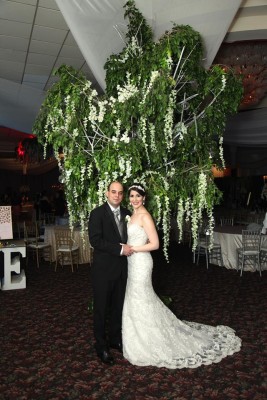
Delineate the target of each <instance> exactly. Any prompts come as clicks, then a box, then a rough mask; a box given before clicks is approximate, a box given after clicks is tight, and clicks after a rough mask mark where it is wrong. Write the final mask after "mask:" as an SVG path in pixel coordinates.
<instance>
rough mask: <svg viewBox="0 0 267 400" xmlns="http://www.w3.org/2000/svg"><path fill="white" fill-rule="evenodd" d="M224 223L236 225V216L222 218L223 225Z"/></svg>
mask: <svg viewBox="0 0 267 400" xmlns="http://www.w3.org/2000/svg"><path fill="white" fill-rule="evenodd" d="M223 225H230V226H233V225H234V218H221V226H223Z"/></svg>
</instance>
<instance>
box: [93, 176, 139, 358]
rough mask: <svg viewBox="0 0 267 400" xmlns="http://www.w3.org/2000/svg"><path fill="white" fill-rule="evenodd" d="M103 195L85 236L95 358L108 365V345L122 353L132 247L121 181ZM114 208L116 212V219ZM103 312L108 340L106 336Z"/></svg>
mask: <svg viewBox="0 0 267 400" xmlns="http://www.w3.org/2000/svg"><path fill="white" fill-rule="evenodd" d="M106 197H107V202H106V203H104V204H103V205H102V206H100V207H97V208H95V209H94V210H93V211H92V212H91V214H90V218H89V239H90V244H91V246H92V247H93V248H94V257H93V265H92V285H93V300H94V307H93V310H94V336H95V341H96V343H95V348H96V352H97V355H98V357H99V358H100V359H101V360H102V361H103V362H104V363H106V364H110V365H112V364H113V363H114V358H113V357H112V355H111V354H110V352H109V348H114V349H117V350H119V351H121V352H122V339H121V320H122V308H123V301H124V295H125V289H126V281H127V257H126V256H129V255H131V254H132V249H131V246H129V245H127V244H126V243H127V225H126V216H127V215H130V212H129V211H128V210H127V209H126V208H123V207H121V206H120V203H121V201H122V199H123V186H122V185H121V183H119V182H112V183H111V184H110V185H109V187H108V190H107V192H106ZM114 211H115V213H114ZM116 211H119V214H120V215H119V217H118V219H116V218H117V216H116ZM107 312H108V313H109V315H108V328H109V338H108V339H109V340H108V339H107V337H106V327H107V324H106V317H107Z"/></svg>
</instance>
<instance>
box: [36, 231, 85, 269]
mask: <svg viewBox="0 0 267 400" xmlns="http://www.w3.org/2000/svg"><path fill="white" fill-rule="evenodd" d="M55 227H58V228H60V229H69V227H68V226H66V227H65V226H58V225H46V226H45V232H44V240H45V242H47V243H50V244H51V246H52V261H56V239H55ZM73 240H74V242H75V244H76V245H77V246H79V264H88V263H89V264H90V263H91V261H92V248H91V246H90V243H89V237H88V234H86V235H85V238H84V240H83V238H82V235H81V231H80V229H79V228H74V231H73Z"/></svg>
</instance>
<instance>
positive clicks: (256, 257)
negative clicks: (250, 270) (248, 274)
mask: <svg viewBox="0 0 267 400" xmlns="http://www.w3.org/2000/svg"><path fill="white" fill-rule="evenodd" d="M260 247H261V233H260V231H251V230H248V229H244V230H242V247H239V248H238V249H237V270H239V265H240V264H241V269H240V276H242V273H243V270H244V267H245V264H246V262H247V261H252V262H253V261H254V262H255V264H256V265H255V268H256V269H257V266H258V269H259V273H260V276H261V248H260Z"/></svg>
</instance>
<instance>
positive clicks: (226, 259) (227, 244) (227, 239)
mask: <svg viewBox="0 0 267 400" xmlns="http://www.w3.org/2000/svg"><path fill="white" fill-rule="evenodd" d="M242 229H244V227H243V226H222V227H220V226H218V227H216V228H215V230H214V242H215V243H219V244H220V245H221V249H222V259H223V265H224V267H226V268H228V269H237V251H236V250H237V248H238V247H242ZM262 245H263V246H264V247H267V235H263V236H262ZM261 267H262V269H267V265H262V266H261ZM244 270H245V271H255V267H254V263H251V262H247V263H246V266H245V268H244Z"/></svg>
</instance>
